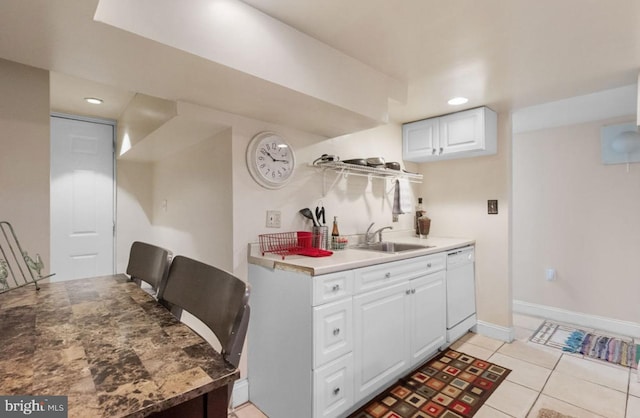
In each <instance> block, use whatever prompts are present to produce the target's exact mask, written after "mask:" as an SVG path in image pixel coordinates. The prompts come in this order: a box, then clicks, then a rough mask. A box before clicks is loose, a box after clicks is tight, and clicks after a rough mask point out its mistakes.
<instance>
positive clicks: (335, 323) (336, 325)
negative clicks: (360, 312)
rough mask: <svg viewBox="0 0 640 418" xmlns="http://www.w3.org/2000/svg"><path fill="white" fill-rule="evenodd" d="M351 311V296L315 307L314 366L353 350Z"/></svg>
mask: <svg viewBox="0 0 640 418" xmlns="http://www.w3.org/2000/svg"><path fill="white" fill-rule="evenodd" d="M351 312H352V311H351V298H348V299H344V300H341V301H338V302H333V303H328V304H326V305H321V306H318V307H315V308H313V366H314V368H316V367H320V366H322V365H323V364H325V363H328V362H329V361H331V360H334V359H337V358H338V357H340V356H341V355H343V354H347V353H349V352H350V351H351V349H352V346H353V344H352V341H353V334H352V331H351V325H352V315H351Z"/></svg>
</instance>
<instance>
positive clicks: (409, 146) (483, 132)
mask: <svg viewBox="0 0 640 418" xmlns="http://www.w3.org/2000/svg"><path fill="white" fill-rule="evenodd" d="M497 125H498V118H497V115H496V113H495V112H494V111H493V110H491V109H489V108H488V107H478V108H475V109H470V110H465V111H462V112H457V113H452V114H449V115H444V116H440V117H436V118H429V119H423V120H419V121H416V122H411V123H405V124H404V125H402V157H403V159H404V160H405V161H412V162H425V161H439V160H447V159H453V158H465V157H476V156H481V155H490V154H495V153H496V152H497V149H498V147H497V144H498V136H497V130H498V126H497Z"/></svg>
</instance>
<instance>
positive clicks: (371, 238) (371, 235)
mask: <svg viewBox="0 0 640 418" xmlns="http://www.w3.org/2000/svg"><path fill="white" fill-rule="evenodd" d="M374 224H375V222H371V225H369V228H367V232H366V233H365V235H364V240H365V242H366V243H367V244H371V243H373V241H374V240H375V238H376V234H378V241H380V242H382V231H384V230H385V229H393V227H392V226H383V227H382V228H380V229H377V230H375V231H373V232H369V231H370V230H371V228H372V227H373V225H374Z"/></svg>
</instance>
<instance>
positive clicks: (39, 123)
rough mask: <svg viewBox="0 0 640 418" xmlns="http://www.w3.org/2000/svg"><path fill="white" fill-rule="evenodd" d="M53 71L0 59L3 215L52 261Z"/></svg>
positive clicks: (33, 249) (25, 244)
mask: <svg viewBox="0 0 640 418" xmlns="http://www.w3.org/2000/svg"><path fill="white" fill-rule="evenodd" d="M49 124H50V123H49V73H48V71H43V70H40V69H36V68H33V67H28V66H26V65H21V64H17V63H14V62H10V61H6V60H2V59H0V221H8V222H10V223H11V224H12V225H13V228H14V229H15V232H16V234H17V235H18V238H19V240H20V244H21V246H22V248H23V249H24V250H26V251H28V252H29V254H31V255H32V256H34V254H35V253H39V254H40V255H41V257H42V260H43V261H44V263H45V271H43V274H45V273H48V270H49V266H50V262H49V245H50V243H49V237H50V233H49V222H50V221H49V155H50V146H49Z"/></svg>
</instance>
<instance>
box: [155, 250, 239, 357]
mask: <svg viewBox="0 0 640 418" xmlns="http://www.w3.org/2000/svg"><path fill="white" fill-rule="evenodd" d="M161 301H162V302H163V303H164V304H165V305H167V306H168V307H170V308H172V312H174V313H175V309H174V308H175V307H178V308H181V309H184V310H186V311H188V312H189V313H190V314H192V315H194V316H195V317H196V318H198V319H199V320H201V321H202V322H204V323H205V324H206V325H207V326H208V327H209V328H210V329H211V331H213V333H214V334H215V335H216V337H217V338H218V340H219V341H220V345H221V346H222V353H221V354H222V356H223V357H224V359H225V360H226V361H228V362H229V363H230V364H232V365H233V366H234V367H238V365H239V363H240V354H241V353H242V346H243V344H244V339H245V336H246V334H247V326H248V324H249V315H250V308H249V285H248V284H246V283H245V282H243V281H242V280H240V279H238V278H237V277H235V276H234V275H232V274H231V273H228V272H226V271H224V270H220V269H219V268H216V267H213V266H210V265H208V264H204V263H201V262H199V261H196V260H192V259H190V258H187V257H184V256H176V257H175V258H174V259H173V262H172V263H171V268H170V269H169V277H168V278H167V283H166V286H165V288H164V292H163V293H162V296H161Z"/></svg>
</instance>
